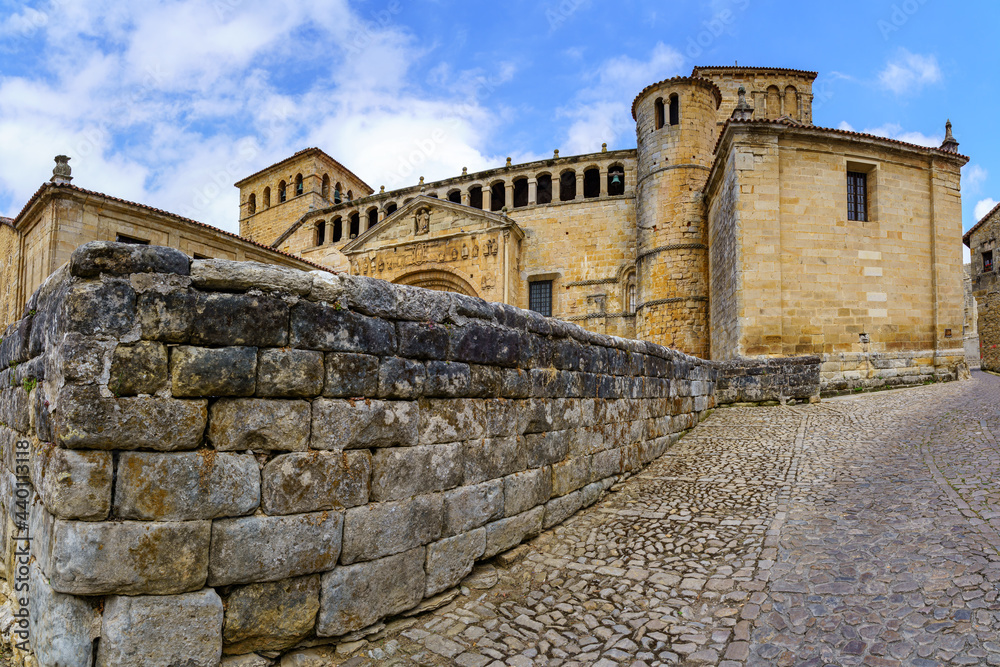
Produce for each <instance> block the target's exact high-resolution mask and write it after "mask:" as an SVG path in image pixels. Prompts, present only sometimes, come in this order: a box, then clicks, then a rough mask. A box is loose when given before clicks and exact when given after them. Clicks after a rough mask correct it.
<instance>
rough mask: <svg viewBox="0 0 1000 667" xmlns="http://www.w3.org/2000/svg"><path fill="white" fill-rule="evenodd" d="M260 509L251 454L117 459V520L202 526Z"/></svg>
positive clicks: (145, 454) (210, 452)
mask: <svg viewBox="0 0 1000 667" xmlns="http://www.w3.org/2000/svg"><path fill="white" fill-rule="evenodd" d="M258 505H260V468H259V467H258V466H257V460H256V459H255V458H254V457H253V455H252V454H225V453H218V452H216V451H215V450H212V449H203V450H200V451H198V452H184V453H170V454H159V453H153V452H122V453H121V454H119V456H118V475H117V482H116V484H115V516H116V517H117V518H121V519H137V520H141V521H197V520H200V519H217V518H220V517H225V516H240V515H243V514H249V513H251V512H253V511H254V510H255V509H257V507H258Z"/></svg>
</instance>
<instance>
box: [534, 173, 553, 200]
mask: <svg viewBox="0 0 1000 667" xmlns="http://www.w3.org/2000/svg"><path fill="white" fill-rule="evenodd" d="M535 201H536V202H537V203H539V204H551V203H552V174H542V175H541V176H539V177H538V194H537V195H535Z"/></svg>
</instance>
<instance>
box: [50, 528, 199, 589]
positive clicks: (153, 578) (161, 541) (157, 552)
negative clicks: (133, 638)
mask: <svg viewBox="0 0 1000 667" xmlns="http://www.w3.org/2000/svg"><path fill="white" fill-rule="evenodd" d="M32 533H33V534H34V535H35V537H36V539H39V540H40V541H39V542H38V544H39V545H41V548H40V550H39V551H35V556H36V558H37V559H38V563H39V565H40V566H41V568H42V571H43V572H45V574H46V575H47V576H48V577H49V583H50V585H51V586H52V587H53V588H54V589H55V590H57V591H59V592H60V593H70V594H72V595H173V594H177V593H185V592H187V591H192V590H198V589H199V588H201V587H202V586H204V585H205V577H206V575H207V571H208V545H209V539H210V537H211V522H209V521H185V522H144V521H121V522H105V521H101V522H82V521H66V520H64V519H56V518H54V517H52V516H51V515H49V514H48V512H46V511H45V510H44V509H41V508H40V509H37V510H36V509H33V510H32Z"/></svg>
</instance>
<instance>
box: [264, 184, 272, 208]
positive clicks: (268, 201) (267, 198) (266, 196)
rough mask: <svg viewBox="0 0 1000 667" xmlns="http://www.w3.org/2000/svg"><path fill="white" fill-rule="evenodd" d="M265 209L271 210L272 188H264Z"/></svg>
mask: <svg viewBox="0 0 1000 667" xmlns="http://www.w3.org/2000/svg"><path fill="white" fill-rule="evenodd" d="M264 208H271V188H270V187H266V188H264Z"/></svg>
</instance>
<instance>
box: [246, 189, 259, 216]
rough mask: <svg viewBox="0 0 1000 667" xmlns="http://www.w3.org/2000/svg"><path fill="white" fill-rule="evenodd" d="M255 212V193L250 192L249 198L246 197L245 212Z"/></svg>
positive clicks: (251, 213)
mask: <svg viewBox="0 0 1000 667" xmlns="http://www.w3.org/2000/svg"><path fill="white" fill-rule="evenodd" d="M256 212H257V195H255V194H254V193H252V192H251V193H250V198H249V199H247V213H249V214H250V215H253V214H254V213H256Z"/></svg>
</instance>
